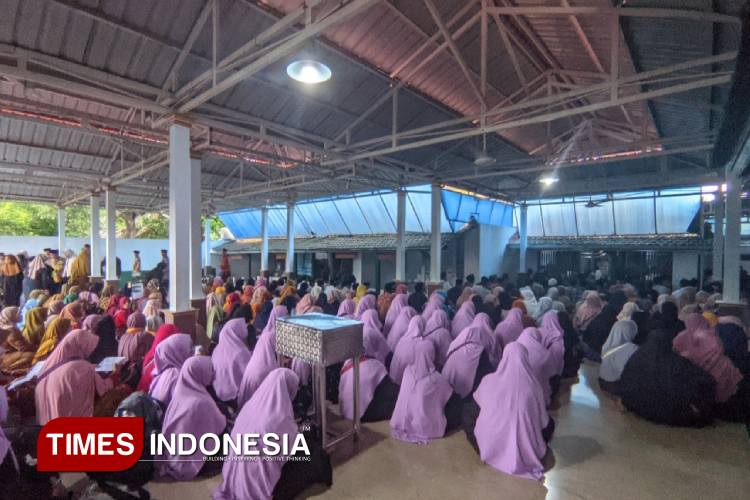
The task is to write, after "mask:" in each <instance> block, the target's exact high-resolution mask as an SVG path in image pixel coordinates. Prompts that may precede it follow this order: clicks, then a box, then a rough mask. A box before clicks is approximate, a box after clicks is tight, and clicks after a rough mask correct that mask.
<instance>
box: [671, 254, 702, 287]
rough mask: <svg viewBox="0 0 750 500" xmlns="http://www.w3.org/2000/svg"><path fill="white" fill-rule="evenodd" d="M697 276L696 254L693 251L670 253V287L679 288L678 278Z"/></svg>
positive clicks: (688, 278) (689, 278)
mask: <svg viewBox="0 0 750 500" xmlns="http://www.w3.org/2000/svg"><path fill="white" fill-rule="evenodd" d="M697 277H698V254H697V253H695V252H674V253H672V289H673V290H677V289H678V288H680V280H682V279H687V280H691V279H693V278H697Z"/></svg>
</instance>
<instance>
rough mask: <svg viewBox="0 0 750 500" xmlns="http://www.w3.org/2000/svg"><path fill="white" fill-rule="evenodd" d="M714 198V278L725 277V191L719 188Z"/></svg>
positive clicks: (717, 279) (720, 278) (721, 278)
mask: <svg viewBox="0 0 750 500" xmlns="http://www.w3.org/2000/svg"><path fill="white" fill-rule="evenodd" d="M715 196H716V198H715V199H714V214H715V215H714V221H716V222H715V224H714V243H713V265H712V267H713V271H712V275H713V279H714V281H722V280H723V278H724V193H722V192H721V189H719V190H718V191H717V192H716V195H715Z"/></svg>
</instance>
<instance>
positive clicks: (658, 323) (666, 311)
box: [636, 301, 685, 344]
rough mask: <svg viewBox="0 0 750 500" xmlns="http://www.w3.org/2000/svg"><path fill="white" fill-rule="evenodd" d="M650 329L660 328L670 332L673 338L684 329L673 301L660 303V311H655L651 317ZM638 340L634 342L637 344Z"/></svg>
mask: <svg viewBox="0 0 750 500" xmlns="http://www.w3.org/2000/svg"><path fill="white" fill-rule="evenodd" d="M650 323H651V325H650V327H649V329H650V330H662V331H664V332H667V333H670V334H671V335H672V337H673V338H674V336H675V335H677V334H678V333H679V332H681V331H682V330H684V329H685V323H683V322H682V321H681V320H680V318H679V310H678V309H677V305H676V304H675V303H674V302H670V301H667V302H664V303H663V304H662V305H661V312H659V311H657V312H655V313H654V315H653V316H652V317H651V321H650ZM637 343H638V342H636V344H637Z"/></svg>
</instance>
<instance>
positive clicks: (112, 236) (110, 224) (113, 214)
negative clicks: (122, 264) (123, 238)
mask: <svg viewBox="0 0 750 500" xmlns="http://www.w3.org/2000/svg"><path fill="white" fill-rule="evenodd" d="M104 206H105V210H106V212H107V240H106V246H105V249H106V250H105V251H106V259H107V267H106V274H107V275H106V276H105V279H107V280H116V279H117V250H116V245H117V243H115V241H116V237H117V235H116V231H117V208H116V205H115V192H114V191H112V190H111V189H108V190H106V191H105V192H104Z"/></svg>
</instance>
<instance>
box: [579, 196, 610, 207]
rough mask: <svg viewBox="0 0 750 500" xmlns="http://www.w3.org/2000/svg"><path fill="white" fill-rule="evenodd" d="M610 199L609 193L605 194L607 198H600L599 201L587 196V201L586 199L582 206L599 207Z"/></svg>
mask: <svg viewBox="0 0 750 500" xmlns="http://www.w3.org/2000/svg"><path fill="white" fill-rule="evenodd" d="M610 200H611V197H610V195H607V198H606V199H604V200H600V201H594V200H592V199H591V197H590V196H589V201H587V202H586V204H585V205H584V207H586V208H596V207H601V206H602V203H606V202H608V201H610Z"/></svg>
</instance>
